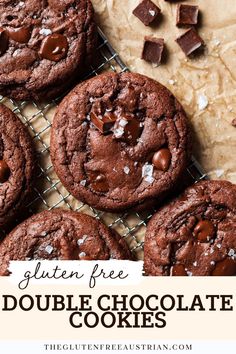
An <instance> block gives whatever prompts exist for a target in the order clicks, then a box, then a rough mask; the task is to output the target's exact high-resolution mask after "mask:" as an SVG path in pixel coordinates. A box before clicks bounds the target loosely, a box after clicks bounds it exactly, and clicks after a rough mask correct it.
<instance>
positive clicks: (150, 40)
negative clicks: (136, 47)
mask: <svg viewBox="0 0 236 354" xmlns="http://www.w3.org/2000/svg"><path fill="white" fill-rule="evenodd" d="M163 49H164V39H163V38H154V37H145V41H144V47H143V53H142V59H144V60H146V61H149V62H151V63H154V64H157V65H158V64H160V62H161V59H162V54H163Z"/></svg>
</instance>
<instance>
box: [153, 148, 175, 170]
mask: <svg viewBox="0 0 236 354" xmlns="http://www.w3.org/2000/svg"><path fill="white" fill-rule="evenodd" d="M152 163H153V165H154V166H155V167H156V168H157V169H158V170H161V171H164V172H166V171H167V170H168V169H169V167H170V163H171V153H170V150H169V149H161V150H159V151H157V152H156V153H155V154H154V156H153V158H152Z"/></svg>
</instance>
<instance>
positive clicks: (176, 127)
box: [51, 73, 189, 212]
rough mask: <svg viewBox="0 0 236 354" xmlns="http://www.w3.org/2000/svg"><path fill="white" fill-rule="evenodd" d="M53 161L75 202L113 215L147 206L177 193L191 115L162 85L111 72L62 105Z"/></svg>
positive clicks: (55, 128)
mask: <svg viewBox="0 0 236 354" xmlns="http://www.w3.org/2000/svg"><path fill="white" fill-rule="evenodd" d="M51 157H52V162H53V165H54V168H55V170H56V172H57V174H58V176H59V178H60V180H61V181H62V183H63V184H64V186H65V187H66V188H67V189H68V191H70V192H71V193H72V194H73V196H74V197H76V198H77V199H79V200H81V201H83V202H86V203H88V204H89V205H91V206H93V207H95V208H97V209H100V210H107V211H111V212H116V211H122V210H125V209H128V208H131V207H134V206H135V207H136V206H139V208H140V209H142V208H144V207H145V206H146V204H147V203H150V202H151V201H154V200H155V199H156V198H158V199H159V201H160V200H161V199H162V198H163V197H164V196H165V195H166V194H167V193H168V192H169V191H170V190H171V189H173V187H174V186H175V185H176V183H177V181H178V180H179V178H180V177H181V176H182V173H183V171H184V170H185V168H186V165H187V163H188V157H189V129H188V125H187V118H186V115H185V113H184V111H183V109H182V107H181V105H180V104H179V103H178V101H177V100H176V99H175V97H174V96H173V95H172V94H171V92H170V91H168V90H167V89H166V88H165V87H164V86H162V85H161V84H159V83H157V82H156V81H154V80H151V79H149V78H147V77H145V76H142V75H139V74H134V73H122V74H115V73H106V74H103V75H100V76H97V77H95V78H92V79H90V80H89V81H87V82H85V83H82V84H80V85H78V86H77V87H76V88H75V89H74V90H72V92H71V93H69V95H68V96H67V97H65V99H64V100H63V101H62V103H61V104H60V106H59V108H58V110H57V112H56V115H55V117H54V121H53V126H52V131H51Z"/></svg>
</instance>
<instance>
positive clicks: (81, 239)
mask: <svg viewBox="0 0 236 354" xmlns="http://www.w3.org/2000/svg"><path fill="white" fill-rule="evenodd" d="M87 237H88V235H84V236H83V237H82V238H80V239H79V240H78V241H77V245H78V246H81V245H82V244H83V243H84V242H85V241H86V239H87ZM81 253H82V252H81Z"/></svg>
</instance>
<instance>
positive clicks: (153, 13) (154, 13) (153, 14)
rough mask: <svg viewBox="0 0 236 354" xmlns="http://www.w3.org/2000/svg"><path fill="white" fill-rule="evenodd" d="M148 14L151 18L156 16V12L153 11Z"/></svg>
mask: <svg viewBox="0 0 236 354" xmlns="http://www.w3.org/2000/svg"><path fill="white" fill-rule="evenodd" d="M148 12H149V13H150V15H151V16H153V17H154V16H155V15H156V11H154V10H149V11H148Z"/></svg>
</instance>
